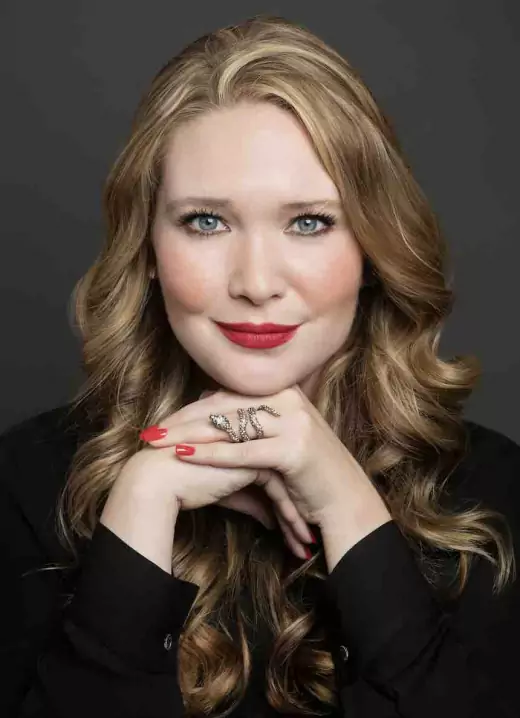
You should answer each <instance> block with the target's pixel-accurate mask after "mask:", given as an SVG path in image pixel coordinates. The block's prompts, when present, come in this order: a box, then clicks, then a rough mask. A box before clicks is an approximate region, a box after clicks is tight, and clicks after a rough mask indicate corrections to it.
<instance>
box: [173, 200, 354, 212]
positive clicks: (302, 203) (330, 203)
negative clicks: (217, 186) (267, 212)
mask: <svg viewBox="0 0 520 718" xmlns="http://www.w3.org/2000/svg"><path fill="white" fill-rule="evenodd" d="M186 204H200V205H206V206H209V207H215V208H219V209H228V208H230V207H233V202H232V201H231V200H229V199H224V198H221V197H180V198H179V199H170V200H168V201H167V202H166V211H171V210H176V209H178V208H179V207H181V206H183V205H186ZM317 205H321V206H323V207H330V208H335V209H339V210H340V209H341V208H342V203H341V202H340V201H339V200H335V199H312V200H299V201H295V202H285V203H284V204H282V205H280V208H281V209H284V210H285V209H291V210H292V209H294V210H299V209H308V208H309V207H316V206H317Z"/></svg>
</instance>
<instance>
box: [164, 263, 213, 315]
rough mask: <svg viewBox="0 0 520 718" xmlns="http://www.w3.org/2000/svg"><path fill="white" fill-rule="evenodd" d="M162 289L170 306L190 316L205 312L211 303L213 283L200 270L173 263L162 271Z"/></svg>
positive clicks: (188, 265) (184, 264)
mask: <svg viewBox="0 0 520 718" xmlns="http://www.w3.org/2000/svg"><path fill="white" fill-rule="evenodd" d="M160 274H161V288H162V292H163V296H164V300H165V302H166V304H167V305H168V306H180V307H182V308H183V309H184V311H186V312H189V313H190V314H191V313H193V314H199V313H201V312H204V311H205V310H206V309H207V308H208V307H209V306H210V303H211V296H212V292H211V289H210V287H211V283H210V282H209V281H208V277H206V276H204V273H203V272H201V270H200V268H197V269H195V268H194V267H193V266H190V264H189V263H186V262H171V263H169V265H168V267H167V268H164V267H163V268H162V269H161V273H160Z"/></svg>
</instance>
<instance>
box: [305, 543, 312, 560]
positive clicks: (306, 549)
mask: <svg viewBox="0 0 520 718" xmlns="http://www.w3.org/2000/svg"><path fill="white" fill-rule="evenodd" d="M305 556H306V558H307V560H309V559H310V558H312V553H311V550H310V548H307V546H305Z"/></svg>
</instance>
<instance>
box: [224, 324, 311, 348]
mask: <svg viewBox="0 0 520 718" xmlns="http://www.w3.org/2000/svg"><path fill="white" fill-rule="evenodd" d="M216 324H217V325H218V327H219V329H220V331H221V332H222V334H224V336H225V337H227V338H228V339H229V340H230V341H231V342H233V343H234V344H239V345H240V346H243V347H247V348H249V349H271V348H272V347H277V346H279V345H280V344H285V343H286V342H288V341H289V340H290V339H292V337H293V336H294V335H295V334H296V331H297V329H298V327H299V326H300V325H299V324H271V323H265V324H252V323H251V322H241V323H236V324H228V323H225V322H216Z"/></svg>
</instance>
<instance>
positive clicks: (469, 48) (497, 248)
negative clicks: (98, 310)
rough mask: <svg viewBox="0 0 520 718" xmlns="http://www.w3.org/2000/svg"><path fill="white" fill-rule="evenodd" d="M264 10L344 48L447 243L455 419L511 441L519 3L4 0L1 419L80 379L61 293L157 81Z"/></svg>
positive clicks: (41, 404)
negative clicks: (178, 61) (177, 58)
mask: <svg viewBox="0 0 520 718" xmlns="http://www.w3.org/2000/svg"><path fill="white" fill-rule="evenodd" d="M268 12H270V13H276V14H280V15H284V16H286V17H287V18H289V19H291V20H296V21H298V22H301V23H302V24H304V25H306V26H308V27H309V28H310V29H311V30H313V31H314V32H316V33H317V34H318V35H321V36H322V37H323V39H324V40H325V41H326V42H328V43H330V44H331V45H333V46H334V47H335V48H336V49H337V50H338V51H339V52H340V53H342V54H344V55H345V57H347V59H349V60H350V62H351V63H352V64H353V65H354V66H355V67H356V68H357V70H358V71H359V72H360V74H361V75H362V77H363V79H364V80H365V81H366V83H367V84H368V86H369V87H370V89H371V91H372V92H373V94H374V96H375V97H376V100H377V101H378V102H379V103H380V105H381V107H382V109H383V110H384V111H385V113H386V114H387V115H388V116H389V118H390V119H391V121H392V122H393V124H394V127H395V129H396V131H397V133H398V136H399V139H400V141H401V144H402V146H403V148H404V150H405V153H406V155H407V158H408V161H409V164H410V165H411V167H412V171H413V173H414V175H415V177H416V178H417V180H418V181H419V183H420V185H421V187H422V189H423V190H424V192H425V194H426V195H427V197H428V199H429V201H430V203H431V205H432V206H433V208H434V210H435V212H436V214H437V216H438V217H439V221H440V224H441V227H442V230H443V233H444V234H445V236H446V238H447V240H448V243H449V247H450V252H451V263H452V267H453V276H454V283H453V286H454V289H455V295H456V304H455V309H454V311H453V313H452V315H451V316H450V318H449V320H448V322H447V324H446V327H445V330H444V333H443V338H442V342H441V348H440V353H441V355H442V356H446V357H448V356H451V355H453V354H468V353H469V354H474V355H476V356H477V357H478V358H479V359H480V362H481V364H482V368H483V375H482V379H481V381H480V384H479V386H478V387H477V389H476V390H475V392H474V393H473V395H472V396H471V398H470V399H469V401H468V403H467V405H466V415H467V416H468V418H471V419H473V420H475V421H478V422H481V423H483V424H485V425H487V426H491V427H492V428H496V429H498V430H500V431H503V432H504V433H506V434H508V435H509V436H510V437H511V438H513V439H514V440H516V441H517V442H519V441H520V422H519V420H518V415H517V411H518V409H519V407H520V401H519V400H520V391H519V388H520V379H519V371H520V330H519V324H520V322H519V319H518V314H519V311H520V300H519V286H520V232H519V229H520V209H519V206H520V201H519V191H520V186H519V180H518V167H519V160H520V156H519V155H520V152H519V145H520V140H519V131H518V128H519V127H520V102H519V101H518V69H519V68H520V23H519V13H520V11H519V6H518V3H517V2H516V0H502V1H501V2H500V1H499V0H494V2H474V1H473V0H450V1H448V0H444V1H443V2H436V3H428V2H416V1H415V0H400V1H398V2H388V0H348V1H346V0H344V1H343V2H328V3H323V2H304V1H300V2H285V3H256V2H248V1H247V0H240V2H195V3H181V2H173V1H172V0H148V1H147V2H146V3H144V2H138V3H129V2H126V0H111V1H110V2H106V0H56V1H55V2H52V3H44V2H36V0H32V1H30V0H3V2H2V9H1V10H0V13H1V14H0V27H1V30H0V32H1V41H0V48H1V50H0V51H1V53H2V56H3V57H2V62H1V67H2V70H3V73H2V93H1V94H2V112H1V114H0V122H1V124H2V132H1V136H2V140H3V147H2V161H1V162H0V176H1V184H2V187H1V195H0V197H1V200H0V201H1V212H2V214H1V216H2V224H1V227H2V229H1V231H2V243H1V261H0V297H1V302H0V312H1V353H0V365H1V375H0V376H1V379H0V382H1V396H2V400H1V402H0V430H2V429H3V428H5V427H7V426H9V425H11V424H14V423H16V422H18V421H20V420H22V419H23V418H25V417H27V416H30V415H32V414H35V413H37V412H41V411H45V410H46V409H50V408H52V407H55V406H58V405H60V404H63V403H65V402H67V401H68V400H69V399H70V398H71V397H72V395H73V394H74V392H75V391H76V389H77V387H78V385H79V383H80V381H81V379H82V372H81V369H80V344H79V339H78V335H77V333H76V331H75V329H74V326H73V322H72V321H71V317H70V309H69V305H70V295H71V292H72V290H73V287H74V285H75V283H76V281H77V280H78V278H79V277H80V276H81V275H82V274H83V273H84V272H85V271H86V269H87V268H88V266H89V265H90V263H91V262H92V261H93V260H94V258H95V256H96V254H97V252H98V250H99V249H100V246H101V244H102V242H103V238H104V225H103V220H102V213H101V192H102V187H103V183H104V180H105V177H106V174H107V172H108V170H109V168H110V165H111V164H112V162H113V160H114V159H115V157H116V155H117V153H118V152H119V150H120V149H121V148H122V146H123V143H124V141H125V138H126V137H127V134H128V131H129V126H130V121H131V117H132V114H133V112H134V110H135V107H136V104H137V102H138V100H139V98H140V96H141V94H142V92H143V91H144V90H145V88H146V87H147V86H148V83H149V82H150V80H151V78H152V76H153V75H154V74H155V73H156V72H157V71H158V69H159V68H160V67H161V66H162V65H163V64H164V63H165V62H166V61H167V60H168V59H169V58H170V57H171V56H172V55H174V54H176V53H177V52H178V51H179V50H180V49H181V48H182V47H183V46H184V45H185V44H186V43H188V42H190V41H191V40H193V39H195V38H196V37H199V36H200V35H202V34H204V33H206V32H208V31H210V30H212V29H215V28H217V27H221V26H223V25H226V24H229V23H233V22H239V21H241V20H243V19H245V18H247V17H251V16H253V15H255V14H258V13H268Z"/></svg>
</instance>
